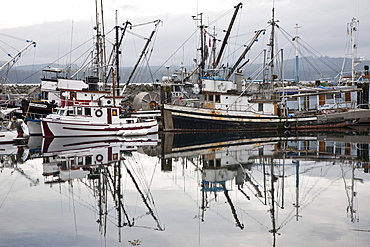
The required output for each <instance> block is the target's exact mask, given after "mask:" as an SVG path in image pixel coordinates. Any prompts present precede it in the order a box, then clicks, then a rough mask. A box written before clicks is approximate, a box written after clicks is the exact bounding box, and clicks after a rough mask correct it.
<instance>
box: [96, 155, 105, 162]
mask: <svg viewBox="0 0 370 247" xmlns="http://www.w3.org/2000/svg"><path fill="white" fill-rule="evenodd" d="M96 161H97V162H102V161H103V155H101V154H98V155H97V156H96Z"/></svg>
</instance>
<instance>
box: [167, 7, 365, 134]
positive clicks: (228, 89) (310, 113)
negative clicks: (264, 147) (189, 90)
mask: <svg viewBox="0 0 370 247" xmlns="http://www.w3.org/2000/svg"><path fill="white" fill-rule="evenodd" d="M237 7H238V6H237ZM237 7H235V8H236V9H235V12H234V16H233V20H234V19H235V14H236V13H237V9H238V8H237ZM274 16H275V11H274V8H273V10H272V20H271V21H269V24H270V26H271V35H270V39H269V44H268V45H269V47H270V48H269V49H270V51H269V58H268V59H267V60H265V61H264V65H263V68H262V69H261V71H260V73H261V74H263V80H261V81H259V80H253V79H251V80H250V79H244V78H243V71H242V68H243V66H244V65H245V64H246V63H247V62H248V61H245V62H244V63H243V64H242V61H243V59H244V58H245V57H246V54H247V53H248V51H250V50H251V48H252V46H253V44H254V43H255V42H257V41H258V38H259V36H260V35H262V34H264V33H265V30H264V29H262V30H258V31H256V32H255V35H254V37H253V38H252V39H251V41H250V43H249V44H248V45H245V49H244V52H243V53H242V54H241V56H240V57H239V59H238V60H237V62H236V63H235V64H234V65H233V66H231V68H229V69H226V68H225V66H222V65H221V66H219V65H218V64H219V63H220V61H219V58H221V57H222V54H221V52H222V51H223V49H222V48H223V46H222V47H221V49H220V52H219V54H218V57H217V59H216V60H215V61H214V62H213V63H212V64H211V66H212V68H211V69H207V68H205V67H204V63H205V59H202V61H201V62H200V65H199V66H198V67H197V69H198V71H199V81H200V85H199V88H201V90H202V92H201V97H200V96H199V97H198V98H199V100H198V101H194V100H186V99H184V100H182V101H183V102H182V104H173V103H166V104H164V105H163V118H164V119H163V120H164V130H165V131H229V130H233V131H249V130H254V131H255V130H276V129H279V130H288V129H324V128H337V127H347V126H351V125H355V124H356V123H357V122H358V121H359V120H361V119H363V118H368V117H369V115H370V112H369V110H368V109H359V108H356V107H353V108H349V107H346V108H343V109H340V110H335V109H330V110H327V109H318V108H316V109H313V110H304V109H299V110H291V109H289V106H288V100H287V98H288V97H287V94H286V92H284V89H282V91H283V92H281V91H277V90H276V85H277V84H279V83H281V82H282V81H283V80H284V78H283V76H281V77H282V79H280V80H279V79H278V75H277V73H278V72H277V71H275V69H274V67H275V66H274V62H275V59H276V57H278V56H279V55H280V56H281V57H283V51H282V50H280V51H279V52H278V53H277V54H275V43H274V39H275V38H274V35H275V29H276V28H277V27H278V25H277V24H276V22H277V21H275V17H274ZM200 29H201V33H202V34H203V33H204V32H205V31H204V26H203V25H200ZM230 29H231V28H229V30H230ZM229 30H228V31H229ZM228 37H229V35H228V34H226V35H225V40H224V43H223V44H226V43H228V42H227V38H228ZM199 50H200V51H203V50H204V45H202V47H201V48H200V49H199ZM213 50H214V49H213ZM265 56H266V57H267V54H265ZM211 57H212V56H211ZM281 67H283V66H281ZM281 74H283V73H281ZM232 77H233V80H231V78H232ZM267 78H268V79H267ZM296 97H297V98H298V97H305V95H302V96H300V95H298V96H296Z"/></svg>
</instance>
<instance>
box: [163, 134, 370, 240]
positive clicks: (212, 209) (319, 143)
mask: <svg viewBox="0 0 370 247" xmlns="http://www.w3.org/2000/svg"><path fill="white" fill-rule="evenodd" d="M187 140H193V141H189V142H188V141H187ZM369 143H370V136H369V135H368V134H367V133H366V134H365V135H362V134H359V133H355V132H352V131H347V130H345V131H343V132H338V131H337V132H326V133H325V132H313V133H309V132H302V133H285V134H278V133H270V134H269V135H261V133H259V134H256V135H255V136H253V135H246V136H240V137H238V138H237V139H234V138H233V136H232V135H231V136H230V134H227V136H223V135H222V134H214V133H213V134H210V133H207V134H206V133H204V134H203V135H202V134H200V133H197V134H178V135H171V134H170V135H166V136H165V137H164V140H163V142H162V145H163V150H162V153H161V158H162V168H163V169H164V170H167V171H171V172H173V173H175V174H185V173H186V172H189V170H192V172H191V173H192V175H188V176H186V175H184V177H193V178H197V179H195V180H197V181H196V183H197V184H198V187H199V190H200V191H201V196H200V197H199V198H198V199H199V201H200V203H198V204H199V208H200V210H201V211H200V213H199V215H198V216H197V217H198V218H199V219H200V221H201V222H205V224H206V225H207V223H206V221H207V218H208V220H209V221H210V222H213V221H214V216H218V217H219V219H220V220H226V221H229V222H233V223H234V224H235V226H236V227H237V228H240V229H242V230H246V231H248V232H250V231H251V230H252V229H251V228H253V226H254V227H257V228H260V229H265V231H266V232H269V233H271V234H272V240H271V245H272V246H276V240H277V236H279V235H280V234H281V231H282V228H284V227H285V226H286V225H287V224H288V223H289V222H290V221H292V220H296V221H299V220H300V218H302V217H303V218H305V217H310V215H309V211H310V210H309V209H307V207H309V205H310V204H314V203H315V201H316V200H318V198H319V197H320V195H321V194H322V193H324V192H325V191H326V190H330V189H331V186H333V184H334V182H337V181H338V180H343V186H344V187H343V188H344V190H345V191H346V197H347V202H348V203H347V205H339V206H338V210H339V211H341V213H342V214H345V213H347V216H348V217H349V219H350V221H351V222H352V223H358V220H359V219H358V215H357V210H356V207H358V206H357V205H355V201H356V200H355V199H356V195H357V191H356V183H357V182H361V183H364V178H361V176H364V177H365V178H367V182H369V181H370V178H369V167H370V165H369ZM191 167H193V169H192V168H191ZM172 169H174V170H172ZM175 170H181V172H177V171H175ZM195 174H197V175H195ZM358 174H360V176H359V177H357V176H358ZM179 179H180V177H178V178H176V180H179ZM186 184H187V186H186V187H188V188H186V187H185V186H184V190H186V189H189V187H190V186H189V185H188V184H189V182H187V183H186ZM184 185H185V182H184ZM329 203H330V200H329ZM332 203H333V202H332ZM226 204H227V205H228V210H225V207H226ZM261 207H262V208H264V207H265V208H266V212H267V213H266V215H265V216H268V221H266V217H261V218H259V216H261V215H260V213H256V215H252V214H251V210H250V209H255V208H259V209H261ZM323 208H325V204H324V205H323ZM259 211H260V210H259ZM305 211H307V212H308V214H306V213H305ZM207 212H208V217H207ZM221 212H224V213H226V214H225V215H221ZM246 217H247V224H246V223H245V222H244V221H245V219H246ZM231 219H232V220H231ZM243 219H244V220H243ZM251 221H252V222H254V223H251ZM319 223H320V222H317V224H319ZM207 226H209V225H207ZM358 227H359V226H353V228H355V230H358ZM367 227H370V226H367ZM293 229H294V227H293ZM305 230H309V229H304V227H303V229H301V230H299V226H298V229H295V231H297V232H296V233H298V234H299V232H300V231H305ZM259 234H260V233H258V235H259ZM306 236H307V234H306ZM297 241H302V239H299V237H298V239H297ZM288 242H289V241H288ZM299 244H302V243H301V242H300V243H299ZM297 245H298V242H297V243H294V244H293V246H297ZM282 246H286V245H285V244H283V245H282ZM360 246H361V245H360Z"/></svg>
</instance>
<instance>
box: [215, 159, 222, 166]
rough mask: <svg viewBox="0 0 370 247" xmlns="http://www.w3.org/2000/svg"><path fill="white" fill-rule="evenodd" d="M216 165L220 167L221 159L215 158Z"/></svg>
mask: <svg viewBox="0 0 370 247" xmlns="http://www.w3.org/2000/svg"><path fill="white" fill-rule="evenodd" d="M216 167H221V159H216Z"/></svg>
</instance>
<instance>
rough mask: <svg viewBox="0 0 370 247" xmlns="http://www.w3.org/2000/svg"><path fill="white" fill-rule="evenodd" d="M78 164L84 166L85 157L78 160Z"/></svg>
mask: <svg viewBox="0 0 370 247" xmlns="http://www.w3.org/2000/svg"><path fill="white" fill-rule="evenodd" d="M77 164H78V165H80V166H81V165H83V164H84V160H83V157H78V158H77Z"/></svg>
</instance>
